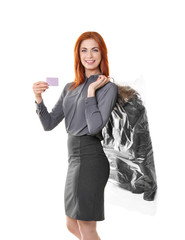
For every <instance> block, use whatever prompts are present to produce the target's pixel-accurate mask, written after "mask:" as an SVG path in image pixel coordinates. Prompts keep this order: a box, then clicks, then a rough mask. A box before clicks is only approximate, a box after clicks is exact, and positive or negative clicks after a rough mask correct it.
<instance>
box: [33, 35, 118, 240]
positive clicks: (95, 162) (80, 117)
mask: <svg viewBox="0 0 185 240" xmlns="http://www.w3.org/2000/svg"><path fill="white" fill-rule="evenodd" d="M74 60H75V62H74V64H75V80H74V81H73V82H70V83H67V84H66V85H65V87H64V89H63V91H62V94H61V96H60V98H59V100H58V102H57V103H56V105H55V106H54V108H53V109H52V111H51V112H50V113H49V112H48V111H47V108H46V106H45V105H44V102H43V99H42V93H43V92H44V91H45V90H46V89H48V84H47V83H46V82H43V81H40V82H36V83H34V84H33V91H34V94H35V99H36V101H35V103H36V107H37V110H36V112H37V114H38V116H39V118H40V120H41V123H42V125H43V127H44V130H46V131H48V130H51V129H53V128H54V127H56V126H57V125H58V123H59V122H61V121H62V120H63V118H65V126H66V131H67V133H68V172H67V177H66V183H65V193H64V202H65V213H66V223H67V227H68V229H69V231H70V232H72V233H73V234H74V235H75V236H76V237H77V238H79V239H83V240H86V239H88V240H91V239H92V240H99V239H100V237H99V236H98V234H97V231H96V221H102V220H104V188H105V185H106V183H107V181H108V178H109V172H110V166H109V161H108V159H107V157H106V155H105V153H104V151H103V147H102V144H101V140H102V138H101V130H102V128H103V127H104V126H105V124H106V122H107V121H108V119H109V117H110V113H111V111H112V110H113V108H114V106H115V103H116V100H117V93H118V88H117V85H115V84H114V83H112V82H111V81H110V78H109V65H108V57H107V47H106V44H105V42H104V40H103V38H102V37H101V35H100V34H98V33H97V32H85V33H83V34H82V35H80V36H79V38H78V39H77V42H76V44H75V48H74Z"/></svg>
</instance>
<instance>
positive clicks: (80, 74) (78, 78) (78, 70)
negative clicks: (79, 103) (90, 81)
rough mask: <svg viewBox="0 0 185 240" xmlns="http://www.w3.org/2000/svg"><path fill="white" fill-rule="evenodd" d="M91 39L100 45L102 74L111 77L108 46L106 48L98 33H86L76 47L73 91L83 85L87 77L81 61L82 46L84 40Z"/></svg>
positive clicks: (79, 38)
mask: <svg viewBox="0 0 185 240" xmlns="http://www.w3.org/2000/svg"><path fill="white" fill-rule="evenodd" d="M90 38H92V39H94V40H95V41H96V42H97V43H98V45H99V48H100V51H101V55H102V59H101V62H100V66H99V67H100V72H101V74H102V75H105V76H106V77H108V76H109V62H108V57H107V46H106V44H105V42H104V40H103V38H102V36H101V35H100V34H99V33H97V32H84V33H82V34H81V35H80V36H79V37H78V39H77V41H76V44H75V47H74V70H75V79H74V81H73V83H72V85H71V86H70V88H72V86H73V89H72V90H74V89H75V88H76V87H78V86H79V85H80V84H82V83H83V82H84V81H85V75H84V72H85V69H84V66H83V65H82V63H81V60H80V45H81V42H82V41H83V40H86V39H90Z"/></svg>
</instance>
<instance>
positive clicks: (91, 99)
mask: <svg viewBox="0 0 185 240" xmlns="http://www.w3.org/2000/svg"><path fill="white" fill-rule="evenodd" d="M96 104H97V100H96V97H95V96H94V97H87V98H86V99H85V105H88V106H91V105H96Z"/></svg>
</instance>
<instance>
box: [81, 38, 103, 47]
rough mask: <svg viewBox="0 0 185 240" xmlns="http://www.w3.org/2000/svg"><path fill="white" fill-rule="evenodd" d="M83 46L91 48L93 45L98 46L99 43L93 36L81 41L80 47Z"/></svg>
mask: <svg viewBox="0 0 185 240" xmlns="http://www.w3.org/2000/svg"><path fill="white" fill-rule="evenodd" d="M83 47H84V48H93V47H99V45H98V43H97V42H96V41H95V40H94V39H93V38H89V39H86V40H83V41H82V42H81V45H80V48H83Z"/></svg>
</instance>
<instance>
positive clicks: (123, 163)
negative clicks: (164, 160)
mask: <svg viewBox="0 0 185 240" xmlns="http://www.w3.org/2000/svg"><path fill="white" fill-rule="evenodd" d="M101 134H102V137H103V140H102V145H103V149H104V152H105V154H106V156H107V158H108V160H109V162H110V176H109V181H111V182H113V183H115V184H116V185H118V186H120V187H121V188H124V189H127V190H129V191H131V192H132V193H144V195H143V199H144V200H148V201H153V200H154V198H155V194H156V190H157V182H156V172H155V166H154V157H153V149H152V142H151V137H150V133H149V125H148V119H147V113H146V109H145V107H144V105H143V103H142V100H141V97H140V95H139V94H138V93H137V92H136V91H135V90H134V89H132V88H130V87H125V86H119V85H118V100H117V102H116V105H115V107H114V109H113V111H112V112H111V116H110V118H109V120H108V122H107V123H106V125H105V126H104V128H103V129H102V132H101Z"/></svg>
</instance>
